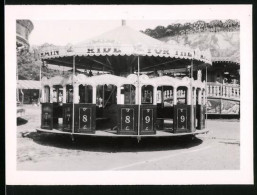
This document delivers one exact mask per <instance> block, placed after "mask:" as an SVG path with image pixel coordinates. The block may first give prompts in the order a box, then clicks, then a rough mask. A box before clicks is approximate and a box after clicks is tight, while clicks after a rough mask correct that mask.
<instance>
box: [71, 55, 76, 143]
mask: <svg viewBox="0 0 257 195" xmlns="http://www.w3.org/2000/svg"><path fill="white" fill-rule="evenodd" d="M74 77H75V56H73V75H72V86H73V98H72V99H73V101H72V132H71V140H72V141H74V136H73V134H74V121H75V116H74V114H75V110H74V107H75V106H74V101H75V99H74V95H75V90H74Z"/></svg>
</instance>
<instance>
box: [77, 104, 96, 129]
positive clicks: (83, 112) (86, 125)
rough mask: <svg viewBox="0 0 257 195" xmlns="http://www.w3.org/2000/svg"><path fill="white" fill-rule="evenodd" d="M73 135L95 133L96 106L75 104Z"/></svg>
mask: <svg viewBox="0 0 257 195" xmlns="http://www.w3.org/2000/svg"><path fill="white" fill-rule="evenodd" d="M74 106H75V113H74V115H75V119H74V122H75V127H74V132H75V133H95V124H96V105H95V104H86V103H79V104H75V105H74Z"/></svg>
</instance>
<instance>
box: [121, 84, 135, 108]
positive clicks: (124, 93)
mask: <svg viewBox="0 0 257 195" xmlns="http://www.w3.org/2000/svg"><path fill="white" fill-rule="evenodd" d="M135 91H136V87H135V86H134V85H123V86H122V87H121V99H122V100H121V104H126V105H127V104H135V103H136V97H135Z"/></svg>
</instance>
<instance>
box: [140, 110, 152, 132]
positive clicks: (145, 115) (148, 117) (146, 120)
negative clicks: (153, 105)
mask: <svg viewBox="0 0 257 195" xmlns="http://www.w3.org/2000/svg"><path fill="white" fill-rule="evenodd" d="M142 130H143V131H153V130H154V129H153V109H143V110H142Z"/></svg>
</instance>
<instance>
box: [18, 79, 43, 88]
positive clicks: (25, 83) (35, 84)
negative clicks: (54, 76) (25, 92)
mask: <svg viewBox="0 0 257 195" xmlns="http://www.w3.org/2000/svg"><path fill="white" fill-rule="evenodd" d="M17 88H18V89H40V88H41V85H40V81H33V80H18V81H17Z"/></svg>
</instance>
